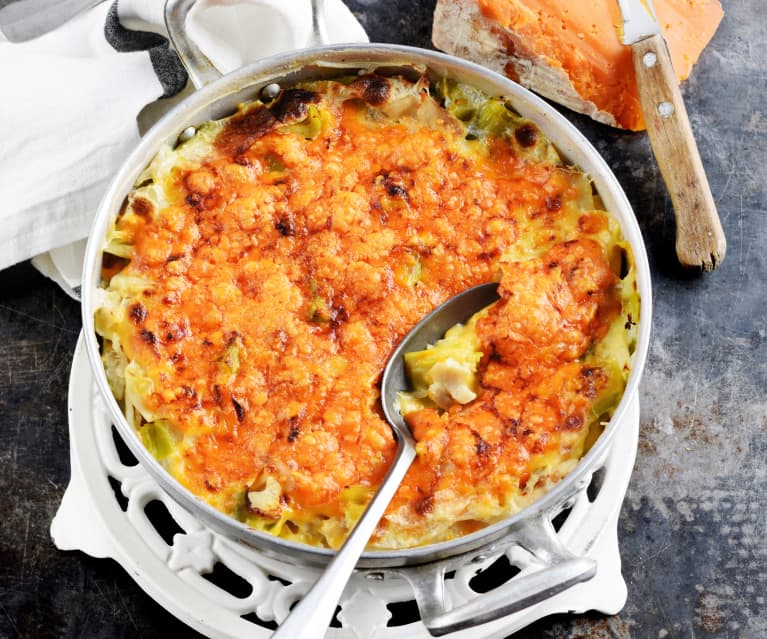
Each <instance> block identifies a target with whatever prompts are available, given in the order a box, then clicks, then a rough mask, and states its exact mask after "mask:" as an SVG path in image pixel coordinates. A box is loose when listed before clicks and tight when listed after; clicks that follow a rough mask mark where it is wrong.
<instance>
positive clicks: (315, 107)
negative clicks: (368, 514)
mask: <svg viewBox="0 0 767 639" xmlns="http://www.w3.org/2000/svg"><path fill="white" fill-rule="evenodd" d="M491 280H500V281H501V290H502V292H503V299H502V301H501V302H500V303H499V304H498V307H499V308H500V309H502V310H503V312H501V313H499V314H492V315H488V316H487V317H486V318H484V319H482V320H481V321H480V322H478V324H477V332H478V336H479V338H480V341H481V343H482V344H483V346H484V348H485V349H486V351H485V356H483V358H482V360H481V362H480V364H479V369H480V375H481V379H482V386H483V389H485V390H483V391H481V392H480V393H479V395H478V397H477V398H476V400H474V401H471V402H469V403H467V404H466V405H464V406H462V407H460V408H449V409H448V410H447V411H440V410H436V409H425V410H422V411H419V412H417V413H415V414H414V416H411V417H410V418H409V419H410V421H411V425H412V428H413V431H414V434H415V436H416V439H417V440H418V442H419V443H418V458H417V460H416V462H415V463H414V465H413V467H412V468H411V470H410V472H409V473H408V475H407V477H406V478H405V481H404V483H403V485H402V486H401V488H400V490H399V491H398V493H397V495H396V496H395V498H394V500H393V502H392V504H391V505H390V507H389V509H388V510H387V513H386V515H385V517H384V518H383V519H382V520H381V523H380V524H379V527H378V531H377V533H376V535H375V536H374V538H373V539H372V540H371V544H370V546H371V548H398V547H409V546H414V545H418V544H424V543H430V542H434V541H439V540H445V539H450V538H452V537H455V536H457V535H461V534H464V533H466V532H469V531H472V530H475V529H477V528H478V527H481V526H483V525H485V524H487V523H490V522H493V521H497V520H499V519H501V518H503V517H506V516H508V515H509V514H511V513H512V512H514V511H516V510H518V509H519V508H521V507H524V505H526V504H527V503H529V502H530V501H532V500H533V499H535V498H536V497H537V496H538V495H540V494H542V492H543V491H544V490H546V489H547V488H548V487H549V486H550V485H551V484H552V483H553V482H555V481H557V480H558V479H560V478H561V477H562V476H564V475H565V474H566V473H567V472H568V471H569V470H570V469H571V468H572V467H573V466H574V464H575V463H576V462H577V459H578V458H579V457H580V456H581V455H582V453H583V452H584V450H585V449H586V448H587V446H588V441H589V438H590V437H593V435H594V432H595V428H597V429H598V423H599V420H600V419H604V418H605V417H606V416H609V413H610V411H611V410H612V409H613V408H614V406H615V404H616V403H617V398H618V397H619V396H620V392H621V391H622V388H623V384H624V383H625V376H626V375H627V372H628V366H629V361H628V358H629V355H630V350H631V349H632V348H633V340H634V339H635V322H636V320H637V313H638V301H637V299H636V297H637V295H636V287H635V285H634V281H633V268H632V265H631V255H630V251H629V250H628V247H627V245H626V244H625V242H624V241H623V240H622V239H621V237H620V232H619V228H618V225H617V223H616V222H615V221H614V220H613V219H612V218H611V217H610V216H609V215H608V214H607V213H606V212H605V211H604V210H602V208H601V205H600V202H599V199H598V197H597V196H595V195H594V192H593V189H592V185H591V183H590V181H589V180H588V178H587V177H586V176H585V175H583V173H581V172H580V171H578V170H577V169H575V168H573V167H570V166H567V165H565V164H564V163H563V162H562V161H561V160H560V158H559V156H558V154H557V152H556V150H555V149H554V147H553V146H552V145H551V144H550V143H549V142H548V141H547V140H546V139H545V138H544V136H543V135H542V134H541V132H540V131H539V130H538V129H537V127H536V126H535V125H534V124H533V123H532V122H530V121H527V120H525V119H523V118H521V117H520V116H518V115H517V114H516V113H514V112H512V111H511V110H510V109H509V108H508V107H507V106H506V104H505V102H504V101H503V100H501V99H496V98H493V99H490V98H488V97H487V96H484V95H482V94H480V93H479V92H477V91H474V90H472V89H470V88H468V87H464V86H460V85H455V84H452V83H440V84H439V86H437V87H433V86H430V83H429V81H428V79H427V78H426V77H423V78H421V79H420V80H418V81H416V82H412V81H409V80H406V79H404V78H400V77H390V78H387V77H382V76H380V75H375V74H367V75H362V76H359V77H356V76H355V77H350V78H340V79H339V80H338V81H318V82H311V83H304V84H301V85H300V86H296V87H292V88H288V89H284V90H283V91H282V92H281V93H280V95H279V96H278V97H277V98H276V99H274V100H273V101H271V102H266V103H264V102H261V101H259V100H256V101H254V102H251V103H248V104H244V105H242V106H241V107H240V108H239V109H238V111H237V112H236V113H235V114H234V115H232V116H230V117H228V118H225V119H223V120H219V121H213V122H208V123H205V124H204V125H202V126H201V127H198V129H197V132H196V134H195V135H194V136H193V137H192V138H191V139H190V140H188V141H186V142H183V143H180V144H178V145H176V146H175V147H171V146H168V147H166V148H163V149H162V150H161V151H160V152H159V153H158V155H157V157H156V158H155V159H154V160H153V162H152V163H151V164H150V166H149V167H147V169H146V170H145V171H144V173H143V174H142V175H141V177H140V178H139V180H138V181H137V184H136V187H135V188H134V190H133V191H132V192H131V193H130V194H129V196H128V198H127V201H126V205H125V207H124V209H123V210H122V211H121V212H120V214H119V215H118V216H117V218H116V221H115V224H114V228H113V229H111V231H110V233H109V237H108V238H107V244H106V247H105V259H104V268H103V290H102V291H101V303H100V305H99V307H98V309H97V311H96V316H95V319H96V327H97V331H98V332H99V334H100V335H101V336H102V339H103V350H102V353H103V354H102V357H103V361H104V365H105V368H106V371H107V374H108V378H109V380H110V384H111V386H112V389H113V392H114V393H115V396H116V397H117V398H118V400H119V401H121V402H122V405H123V406H124V410H125V414H126V417H127V418H128V420H129V422H130V423H131V424H133V426H134V427H135V428H136V430H137V432H138V434H139V436H140V438H141V439H142V441H143V442H144V444H145V445H146V446H147V448H148V449H149V450H150V451H151V452H152V454H153V455H154V456H155V457H156V458H157V459H158V460H159V461H160V462H161V463H162V464H163V465H164V466H165V467H166V468H167V470H168V471H169V472H170V473H171V474H172V475H173V476H174V477H175V478H176V479H177V480H178V481H179V482H181V483H182V484H183V485H184V486H186V487H187V488H189V489H190V490H191V491H192V492H193V493H194V494H196V495H198V496H200V497H201V498H202V499H204V500H206V501H207V502H209V503H210V504H211V505H213V506H214V507H216V508H218V509H219V510H221V511H222V512H224V513H227V514H229V515H231V516H233V517H235V518H237V519H239V520H241V521H244V522H246V523H247V524H248V525H250V526H252V527H254V528H257V529H260V530H265V531H269V532H272V533H273V534H276V535H279V536H281V537H284V538H288V539H293V540H297V541H302V542H305V543H308V544H314V545H321V546H330V547H337V546H339V545H340V544H341V543H342V541H343V539H344V538H345V536H346V534H347V533H348V531H349V529H350V528H351V527H352V526H353V524H354V522H355V521H356V519H357V518H358V517H359V516H360V514H361V512H362V509H363V508H364V505H365V503H366V502H367V501H368V499H369V498H370V495H371V494H372V492H373V491H374V489H375V487H376V486H377V484H378V483H379V482H380V481H381V479H382V478H383V476H384V474H385V472H386V470H387V468H388V466H389V464H390V462H391V459H392V456H393V452H394V446H395V443H394V440H393V435H392V433H391V430H390V428H389V426H388V425H387V423H386V421H385V420H384V419H383V416H382V412H381V409H380V406H379V388H378V386H377V384H378V381H379V378H380V374H381V371H382V369H383V367H384V365H385V363H386V361H387V358H388V356H389V354H390V352H391V351H392V349H393V347H394V346H396V344H397V343H398V342H399V340H400V339H401V338H402V337H403V336H404V335H405V334H406V333H407V332H408V331H409V330H410V329H411V328H412V327H413V326H414V325H415V324H416V323H417V322H418V321H419V320H420V319H421V318H422V317H423V316H424V315H425V314H427V313H428V312H429V311H431V310H432V309H433V308H434V307H435V306H436V305H438V304H440V303H441V302H443V301H445V300H446V299H448V298H449V297H451V296H453V295H455V294H457V293H459V292H460V291H462V290H464V289H466V288H468V287H470V286H473V285H476V284H480V283H483V282H486V281H491ZM603 343H604V344H608V345H609V348H602V349H601V350H600V344H603ZM605 351H607V352H605ZM616 371H617V372H616ZM605 389H609V390H610V393H609V395H610V397H609V398H608V399H607V400H605V395H606V394H608V393H606V391H605ZM598 404H601V405H598ZM448 416H449V419H448ZM595 425H596V426H595Z"/></svg>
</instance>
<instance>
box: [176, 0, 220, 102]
mask: <svg viewBox="0 0 767 639" xmlns="http://www.w3.org/2000/svg"><path fill="white" fill-rule="evenodd" d="M196 2H197V0H166V2H165V27H166V28H167V29H168V36H169V37H170V42H171V44H172V45H173V48H174V49H175V50H176V53H178V57H179V58H181V62H182V63H183V64H184V66H185V67H186V70H187V73H189V79H190V80H191V81H192V84H193V85H194V86H195V88H196V89H200V88H202V87H204V86H205V85H206V84H210V83H211V82H214V81H216V80H218V79H219V78H220V77H221V72H220V71H219V70H218V69H216V67H214V66H213V63H212V62H211V61H210V60H208V58H207V56H206V55H205V54H204V53H203V52H202V51H201V50H200V47H198V46H197V45H196V44H195V43H194V42H193V41H192V39H191V38H190V37H189V36H188V34H187V32H186V19H187V16H188V15H189V11H190V10H191V8H192V6H193V5H194V4H195V3H196Z"/></svg>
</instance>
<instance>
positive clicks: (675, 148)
mask: <svg viewBox="0 0 767 639" xmlns="http://www.w3.org/2000/svg"><path fill="white" fill-rule="evenodd" d="M618 4H619V5H620V8H621V13H622V15H623V43H624V44H625V45H627V46H630V47H631V50H632V56H633V60H634V69H635V70H636V81H637V89H638V92H639V100H640V102H641V104H642V113H643V115H644V119H645V124H646V125H647V133H648V135H649V136H650V144H651V145H652V149H653V153H654V154H655V159H656V161H657V162H658V166H659V167H660V171H661V174H662V175H663V179H664V180H665V182H666V187H667V188H668V191H669V195H670V196H671V202H672V204H673V206H674V213H675V216H676V254H677V257H678V258H679V262H680V263H681V264H682V265H683V266H688V267H697V268H702V269H703V270H704V271H712V270H714V269H715V268H716V267H717V266H719V264H721V263H722V260H723V259H724V254H725V251H726V249H727V242H726V240H725V237H724V231H723V230H722V225H721V222H720V221H719V214H718V213H717V210H716V204H715V203H714V198H713V196H712V195H711V188H710V187H709V185H708V179H707V178H706V172H705V170H704V168H703V163H702V162H701V159H700V153H699V152H698V147H697V145H696V144H695V138H694V137H693V134H692V129H691V127H690V121H689V119H688V117H687V110H686V109H685V107H684V101H683V100H682V95H681V93H680V92H679V85H678V83H677V77H676V73H674V68H673V65H672V63H671V56H670V55H669V52H668V47H667V46H666V41H665V40H664V39H663V36H662V35H661V33H660V28H659V26H658V22H657V20H656V18H655V10H654V8H653V6H652V0H618Z"/></svg>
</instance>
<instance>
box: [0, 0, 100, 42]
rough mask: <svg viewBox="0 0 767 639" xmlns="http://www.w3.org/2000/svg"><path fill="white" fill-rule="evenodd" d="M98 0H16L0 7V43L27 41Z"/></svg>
mask: <svg viewBox="0 0 767 639" xmlns="http://www.w3.org/2000/svg"><path fill="white" fill-rule="evenodd" d="M99 2H101V0H16V2H12V3H11V4H6V6H4V7H2V8H0V42H2V41H3V40H7V41H9V42H26V41H27V40H32V39H33V38H37V37H39V36H41V35H44V34H46V33H48V32H49V31H53V30H54V29H55V28H57V27H59V26H61V25H62V24H64V23H65V22H67V21H69V20H70V19H72V18H73V17H74V16H76V15H77V14H78V13H80V12H82V11H85V10H86V9H90V8H91V7H93V6H95V5H97V4H98V3H99Z"/></svg>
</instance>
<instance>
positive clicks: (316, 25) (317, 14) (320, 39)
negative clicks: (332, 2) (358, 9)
mask: <svg viewBox="0 0 767 639" xmlns="http://www.w3.org/2000/svg"><path fill="white" fill-rule="evenodd" d="M196 2H197V0H166V2H165V27H166V29H167V30H168V36H169V37H170V41H171V44H172V45H173V48H174V49H175V50H176V53H178V57H179V58H181V62H182V63H183V65H184V67H186V70H187V72H188V73H189V79H190V80H191V81H192V84H193V85H194V86H195V88H197V89H200V88H202V87H203V86H205V85H206V84H210V83H211V82H214V81H215V80H218V79H219V78H220V77H221V76H222V73H221V72H220V71H219V70H218V69H217V68H216V67H215V65H214V64H213V63H212V62H211V61H210V60H209V59H208V57H207V56H206V55H205V54H204V53H203V52H202V50H201V49H200V47H198V46H197V45H196V44H195V43H194V41H193V40H192V39H191V38H190V37H189V35H188V33H187V30H186V20H187V17H188V16H189V12H190V11H191V9H192V7H193V6H194V5H195V3H196ZM309 5H310V8H311V12H312V33H311V36H310V40H309V42H308V43H307V46H322V45H324V44H328V42H330V40H329V38H328V34H327V27H326V24H325V0H310V2H309Z"/></svg>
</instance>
